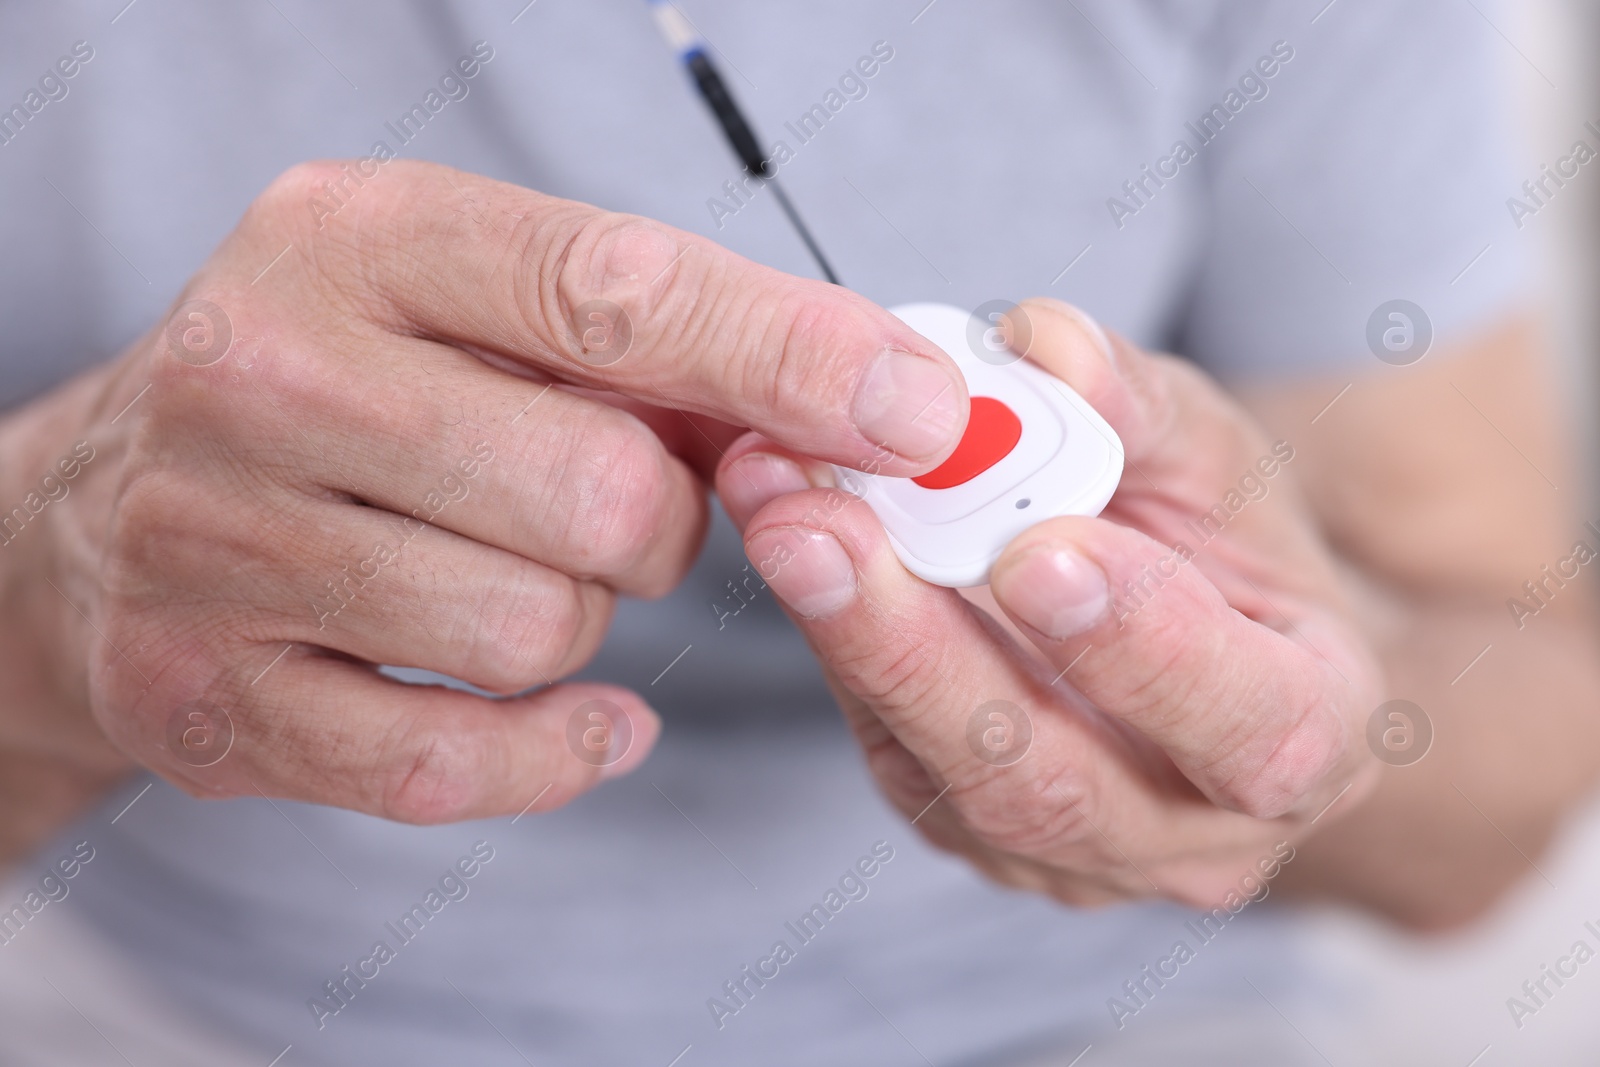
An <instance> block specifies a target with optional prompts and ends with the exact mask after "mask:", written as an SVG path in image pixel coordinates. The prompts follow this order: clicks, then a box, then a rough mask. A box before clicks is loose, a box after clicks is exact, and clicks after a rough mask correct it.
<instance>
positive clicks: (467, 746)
mask: <svg viewBox="0 0 1600 1067" xmlns="http://www.w3.org/2000/svg"><path fill="white" fill-rule="evenodd" d="M487 751H488V748H487V746H485V745H484V744H483V743H482V739H481V738H480V737H479V735H478V734H477V732H476V731H470V730H468V729H466V728H463V727H462V726H461V725H460V724H452V725H451V726H450V727H449V728H443V727H439V726H433V725H426V724H425V725H419V726H417V727H415V728H413V729H411V730H408V731H407V732H406V733H405V735H404V738H403V741H402V743H401V745H400V746H399V748H398V751H397V752H396V753H395V756H394V758H393V759H392V760H391V761H390V769H389V770H388V771H387V772H386V773H385V774H384V775H383V778H382V787H381V793H380V797H379V814H381V815H382V816H383V817H384V818H386V819H392V820H394V821H396V822H403V823H410V824H413V825H418V826H423V825H433V824H437V823H445V822H455V821H458V820H460V819H463V818H465V817H467V816H468V815H469V814H471V806H472V802H473V800H474V798H475V796H476V788H475V785H474V783H476V782H479V781H481V780H483V777H484V772H485V770H486V766H485V764H486V762H487V761H486V758H485V756H486V753H487Z"/></svg>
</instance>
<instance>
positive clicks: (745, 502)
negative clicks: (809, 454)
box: [722, 452, 811, 526]
mask: <svg viewBox="0 0 1600 1067" xmlns="http://www.w3.org/2000/svg"><path fill="white" fill-rule="evenodd" d="M809 488H811V483H810V481H808V480H807V479H806V473H805V471H803V470H801V469H800V464H798V463H796V462H795V461H794V460H792V459H788V458H787V457H784V456H778V455H774V454H772V453H771V452H752V453H750V454H749V455H748V456H741V457H740V458H739V459H736V460H734V462H733V463H732V464H731V465H730V466H729V467H728V470H727V473H725V474H724V475H723V477H722V506H723V507H724V508H726V509H727V511H728V516H729V517H730V518H732V519H733V521H734V522H735V523H737V524H738V525H740V526H743V525H744V524H745V523H747V522H749V521H750V519H751V518H752V517H753V516H754V515H755V513H756V512H758V511H760V510H761V509H762V508H763V507H765V506H766V505H767V502H768V501H769V500H776V499H777V498H778V497H780V496H783V495H785V494H787V493H798V492H800V491H801V490H802V489H809Z"/></svg>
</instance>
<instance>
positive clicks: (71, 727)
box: [0, 358, 143, 770]
mask: <svg viewBox="0 0 1600 1067" xmlns="http://www.w3.org/2000/svg"><path fill="white" fill-rule="evenodd" d="M135 363H136V361H135V360H133V359H132V358H128V359H123V360H118V361H116V362H115V363H111V364H108V365H106V366H104V367H101V368H98V369H96V370H93V371H91V372H89V373H87V374H84V375H81V376H80V377H78V378H76V379H73V380H72V381H70V382H68V383H66V384H65V385H63V386H61V387H60V388H58V389H57V390H55V391H54V392H52V393H49V394H47V395H45V396H43V397H40V398H39V399H37V400H35V401H34V402H32V403H30V404H28V405H26V406H25V407H22V408H19V409H17V410H15V411H12V412H10V413H8V414H7V415H6V416H4V417H3V418H0V457H3V459H0V603H4V604H5V605H6V608H7V610H6V611H5V612H4V613H3V614H0V749H4V750H5V751H6V752H7V753H11V754H32V755H37V756H44V757H49V758H52V759H55V760H60V761H64V762H67V763H80V764H84V765H87V766H89V767H93V768H96V769H98V770H103V769H105V768H108V767H111V766H116V765H119V764H120V763H121V762H123V761H122V758H121V757H120V756H118V755H117V754H116V753H115V751H114V750H113V749H112V748H111V746H110V744H109V742H107V741H106V740H105V739H104V737H103V736H102V735H101V734H100V732H99V730H98V729H97V728H96V727H95V726H94V724H93V719H92V717H91V715H90V712H89V684H88V682H89V680H88V663H89V651H90V649H91V648H92V645H91V642H92V641H95V640H99V638H98V637H97V636H96V633H95V628H94V623H93V621H92V620H93V619H94V617H95V614H96V611H97V606H98V602H99V588H100V561H101V558H102V556H103V550H104V532H105V528H106V520H107V517H108V516H109V514H110V509H111V504H112V501H113V500H114V498H115V494H116V491H117V486H118V482H119V480H120V468H121V457H122V456H123V455H124V454H125V452H126V443H127V440H128V437H129V430H130V428H131V425H132V423H133V421H134V416H133V413H131V412H130V413H129V414H127V415H125V416H123V417H122V418H120V419H118V420H117V421H116V422H115V423H113V422H112V421H111V420H112V419H113V418H114V417H116V416H117V414H118V412H119V410H120V408H121V407H122V406H123V405H125V404H126V403H127V400H129V399H132V397H133V396H135V395H136V394H137V393H138V391H139V389H141V388H142V387H143V386H142V385H134V386H132V388H131V389H130V388H129V385H130V381H129V380H130V378H132V377H134V376H135V375H133V374H132V373H131V371H132V370H133V368H134V366H135ZM119 401H120V402H119Z"/></svg>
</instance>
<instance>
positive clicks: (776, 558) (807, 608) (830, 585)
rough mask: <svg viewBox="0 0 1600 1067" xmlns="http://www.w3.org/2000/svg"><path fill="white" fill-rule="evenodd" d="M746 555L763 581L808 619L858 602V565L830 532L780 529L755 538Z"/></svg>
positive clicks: (816, 617) (823, 615) (798, 528)
mask: <svg viewBox="0 0 1600 1067" xmlns="http://www.w3.org/2000/svg"><path fill="white" fill-rule="evenodd" d="M745 552H746V554H748V555H749V557H750V561H751V562H752V563H754V564H755V565H756V571H757V572H758V573H759V574H760V575H761V580H762V581H764V582H766V583H767V585H768V586H770V587H771V588H772V591H773V592H774V593H777V594H778V597H779V598H780V599H781V600H782V601H783V602H784V603H785V604H788V605H789V606H790V607H791V608H793V609H794V610H795V611H796V612H798V613H799V614H801V615H803V616H805V617H806V618H808V619H825V618H828V617H829V616H830V615H834V614H837V613H838V612H839V611H840V610H842V609H843V608H844V606H845V605H846V604H848V603H850V601H851V600H853V599H854V598H855V595H856V570H855V567H854V566H852V565H851V563H850V557H849V556H847V555H846V554H845V551H844V546H843V545H841V544H839V542H838V541H837V540H836V539H835V538H834V537H833V536H832V535H831V534H825V533H823V532H821V531H820V530H811V529H807V528H805V527H802V526H778V527H774V528H773V529H770V530H763V531H761V532H760V533H758V534H756V535H755V536H754V537H752V538H751V539H750V541H749V542H748V543H747V544H746V545H745Z"/></svg>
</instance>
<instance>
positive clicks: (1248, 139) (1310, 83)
mask: <svg viewBox="0 0 1600 1067" xmlns="http://www.w3.org/2000/svg"><path fill="white" fill-rule="evenodd" d="M1252 6H1253V5H1223V10H1224V11H1225V12H1231V13H1228V14H1224V15H1223V16H1222V17H1223V21H1224V22H1227V21H1229V20H1236V19H1238V18H1241V17H1242V16H1240V15H1239V14H1238V12H1239V10H1240V9H1241V8H1247V7H1252ZM1320 6H1321V5H1320V4H1311V5H1309V6H1308V5H1306V4H1296V5H1294V7H1295V10H1294V11H1293V12H1292V13H1291V12H1288V11H1287V10H1286V5H1277V6H1276V7H1275V8H1274V9H1273V16H1272V17H1271V18H1269V19H1265V20H1263V19H1260V18H1259V10H1260V9H1256V10H1257V17H1255V18H1253V19H1251V20H1250V21H1252V22H1254V23H1255V25H1254V27H1253V28H1251V29H1246V28H1244V27H1241V26H1238V25H1233V26H1225V25H1223V26H1219V29H1220V30H1221V31H1223V32H1219V33H1218V34H1217V35H1216V36H1215V38H1213V40H1215V41H1217V42H1219V44H1218V46H1217V47H1216V48H1215V50H1214V54H1215V56H1216V63H1215V66H1214V68H1213V69H1214V70H1215V71H1216V82H1215V84H1214V85H1212V86H1209V87H1197V89H1196V100H1197V103H1196V106H1195V108H1194V110H1195V113H1196V124H1191V127H1189V128H1188V129H1189V134H1188V136H1189V137H1190V139H1191V140H1192V141H1198V140H1199V137H1198V136H1197V134H1198V135H1202V136H1203V135H1207V134H1210V133H1211V130H1212V128H1213V127H1216V128H1218V132H1216V133H1215V135H1214V138H1213V140H1211V141H1210V142H1209V143H1205V144H1203V145H1202V146H1201V147H1200V148H1199V151H1198V158H1197V160H1196V162H1200V163H1201V164H1202V176H1203V179H1204V180H1205V181H1206V182H1207V183H1208V197H1207V198H1206V199H1205V201H1204V202H1205V203H1207V204H1208V205H1209V218H1208V219H1206V220H1205V223H1204V227H1203V229H1204V234H1205V236H1204V238H1203V239H1202V240H1201V241H1200V243H1199V251H1198V262H1197V263H1196V264H1195V267H1196V269H1195V271H1194V273H1193V277H1194V279H1195V280H1194V283H1193V288H1192V290H1191V293H1190V297H1189V302H1188V305H1187V308H1186V309H1185V312H1184V313H1183V315H1182V316H1181V317H1180V322H1179V327H1178V332H1179V336H1178V339H1177V340H1178V347H1179V350H1180V351H1182V352H1184V353H1185V354H1187V355H1189V356H1191V357H1192V358H1194V359H1196V360H1197V361H1199V362H1200V363H1202V364H1204V365H1205V366H1206V367H1207V368H1208V369H1210V370H1211V371H1212V372H1213V373H1216V374H1217V375H1218V376H1219V377H1221V378H1223V379H1224V380H1234V381H1238V380H1241V379H1261V378H1268V377H1274V376H1283V375H1295V376H1305V375H1309V374H1343V373H1353V372H1356V371H1359V370H1364V369H1373V368H1375V367H1377V366H1379V363H1378V360H1379V359H1380V358H1382V357H1380V356H1379V355H1378V354H1377V353H1378V352H1379V351H1386V352H1388V353H1389V355H1390V356H1391V358H1387V359H1385V362H1407V361H1408V360H1407V358H1406V357H1407V353H1406V352H1405V351H1404V346H1405V345H1406V343H1407V341H1408V340H1409V341H1410V343H1412V344H1416V343H1421V342H1425V341H1426V339H1427V335H1428V333H1430V332H1431V336H1432V338H1433V341H1434V343H1438V342H1440V341H1448V340H1449V339H1450V338H1452V337H1453V336H1459V335H1464V334H1470V333H1471V332H1472V331H1473V330H1474V329H1476V328H1479V327H1481V326H1484V325H1486V324H1488V323H1489V322H1491V321H1492V320H1493V319H1494V318H1496V317H1497V316H1501V315H1504V314H1506V313H1507V312H1508V311H1509V310H1511V308H1512V307H1514V306H1515V305H1516V304H1518V303H1519V302H1520V301H1522V300H1524V299H1525V298H1526V297H1527V296H1528V284H1527V275H1528V262H1529V260H1530V258H1531V257H1530V249H1529V247H1528V246H1529V242H1530V240H1531V237H1530V232H1531V231H1530V230H1529V229H1528V228H1526V226H1525V225H1524V226H1521V227H1519V225H1518V222H1517V220H1516V219H1515V218H1514V217H1513V215H1512V213H1511V211H1510V210H1509V206H1508V203H1507V200H1508V197H1511V196H1513V194H1516V193H1518V192H1519V186H1520V184H1521V178H1520V177H1517V176H1515V175H1516V174H1517V170H1518V160H1517V158H1516V157H1517V153H1515V152H1514V151H1513V150H1512V147H1511V146H1512V144H1513V139H1512V138H1511V137H1510V136H1508V127H1509V125H1510V124H1509V122H1508V115H1507V111H1508V105H1509V98H1510V92H1509V88H1508V86H1507V85H1506V84H1505V82H1506V78H1505V73H1506V72H1505V70H1504V67H1503V63H1502V61H1501V60H1502V57H1501V56H1500V54H1499V53H1500V52H1501V51H1504V53H1505V54H1506V55H1509V56H1511V58H1513V59H1514V58H1515V52H1514V51H1513V50H1512V47H1511V46H1510V45H1509V43H1508V42H1507V40H1506V39H1505V38H1503V37H1501V36H1500V30H1501V29H1503V28H1504V27H1506V26H1507V25H1509V19H1507V18H1505V17H1504V16H1503V15H1502V14H1501V13H1500V12H1499V11H1497V9H1496V8H1495V5H1494V4H1493V3H1491V2H1488V0H1476V3H1475V4H1467V3H1459V2H1456V0H1335V2H1334V3H1332V4H1330V5H1329V6H1327V7H1326V8H1323V9H1322V11H1321V13H1320V14H1317V13H1316V10H1315V9H1316V8H1318V7H1320ZM1313 17H1314V18H1315V21H1312V19H1313ZM1220 42H1226V43H1225V44H1221V43H1220ZM1285 56H1288V58H1283V57H1285ZM1263 57H1271V58H1275V59H1277V60H1278V62H1277V63H1276V70H1275V72H1274V73H1273V74H1272V76H1271V77H1265V76H1263V75H1262V72H1263V71H1265V70H1268V69H1272V67H1273V66H1274V64H1273V63H1272V62H1270V61H1269V62H1266V63H1261V65H1259V66H1258V63H1260V61H1261V60H1262V58H1263ZM1249 74H1254V75H1256V76H1255V77H1254V78H1253V79H1251V78H1247V77H1246V75H1249ZM1230 92H1232V93H1233V94H1234V95H1233V96H1231V97H1230V96H1229V93H1230ZM1240 101H1243V105H1242V106H1241V107H1239V110H1238V111H1237V113H1234V111H1233V106H1238V105H1239V102H1240ZM1214 106H1220V107H1221V111H1220V112H1219V111H1215V110H1212V108H1213V107H1214ZM1224 115H1225V116H1226V122H1225V123H1224V122H1223V121H1222V119H1223V118H1224ZM1202 116H1207V117H1209V118H1210V123H1209V125H1203V124H1200V119H1201V117H1202ZM1526 221H1527V220H1526V219H1524V220H1523V222H1524V223H1525V222H1526ZM1395 301H1407V302H1409V303H1410V304H1412V305H1414V306H1415V308H1416V309H1420V315H1419V314H1417V313H1416V311H1415V310H1414V309H1406V308H1401V311H1402V312H1403V315H1404V318H1402V319H1395V318H1392V317H1391V315H1390V312H1391V311H1393V310H1394V305H1393V302H1395ZM1393 326H1398V327H1399V331H1398V332H1394V333H1389V343H1390V344H1392V345H1395V346H1397V348H1398V350H1397V349H1385V347H1384V341H1383V338H1384V336H1385V334H1386V333H1388V332H1389V329H1390V327H1393ZM1408 329H1409V330H1411V331H1413V332H1412V333H1408V332H1407V330H1408ZM1419 338H1420V339H1421V341H1420V342H1419V340H1418V339H1419ZM1412 354H1413V355H1414V354H1415V352H1414V351H1413V353H1412Z"/></svg>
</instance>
